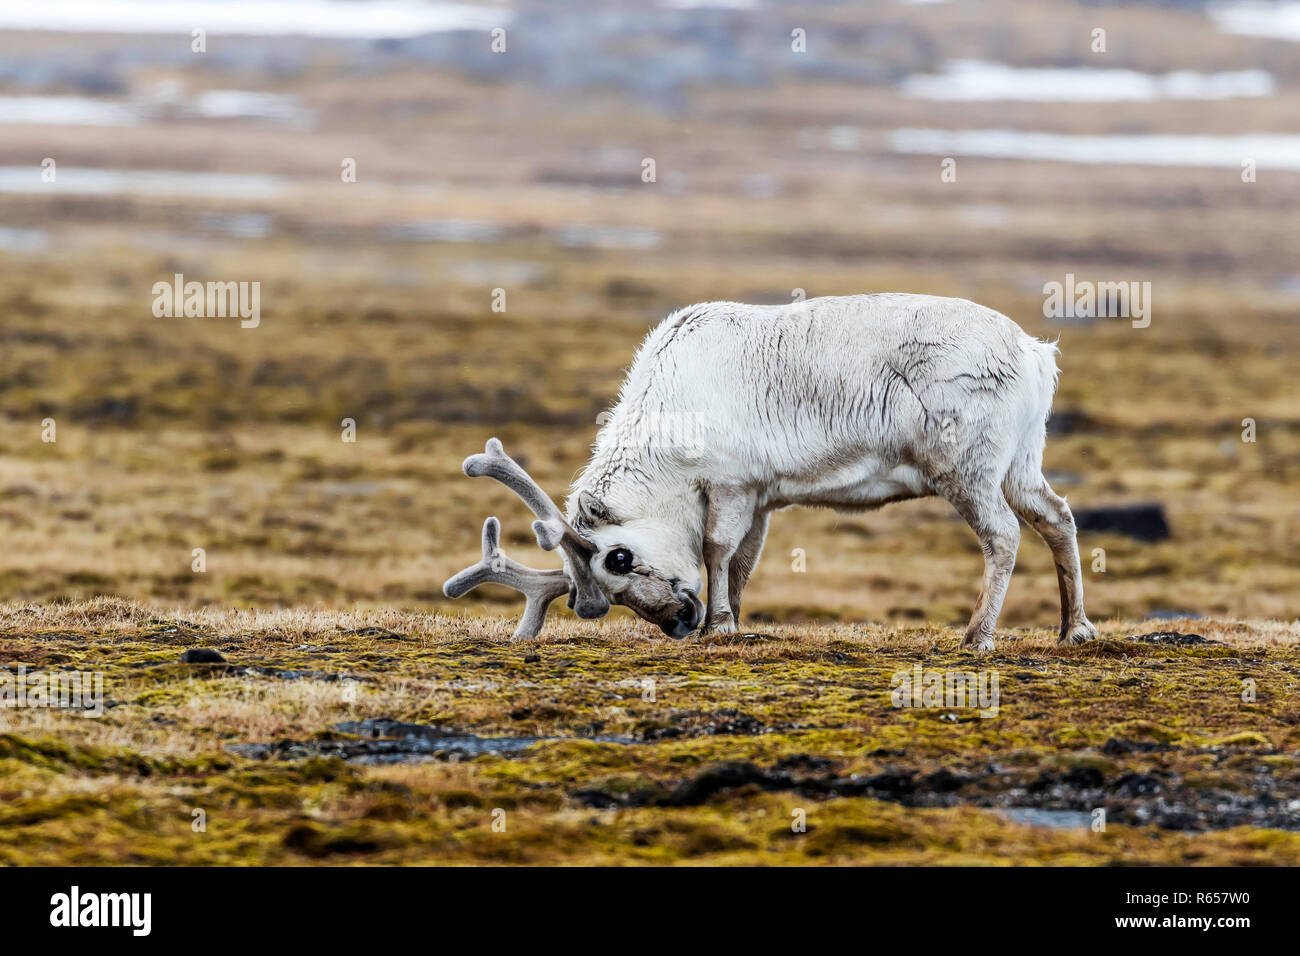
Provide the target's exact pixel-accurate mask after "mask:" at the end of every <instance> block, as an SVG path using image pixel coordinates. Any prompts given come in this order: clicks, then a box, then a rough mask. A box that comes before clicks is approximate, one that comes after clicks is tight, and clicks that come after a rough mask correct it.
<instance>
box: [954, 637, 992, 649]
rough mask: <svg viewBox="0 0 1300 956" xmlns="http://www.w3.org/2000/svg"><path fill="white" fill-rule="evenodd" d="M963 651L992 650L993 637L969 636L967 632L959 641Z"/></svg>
mask: <svg viewBox="0 0 1300 956" xmlns="http://www.w3.org/2000/svg"><path fill="white" fill-rule="evenodd" d="M960 649H961V650H963V651H991V650H993V638H991V637H971V636H970V635H969V634H967V635H966V638H965V639H964V640H963V641H962V642H961V648H960Z"/></svg>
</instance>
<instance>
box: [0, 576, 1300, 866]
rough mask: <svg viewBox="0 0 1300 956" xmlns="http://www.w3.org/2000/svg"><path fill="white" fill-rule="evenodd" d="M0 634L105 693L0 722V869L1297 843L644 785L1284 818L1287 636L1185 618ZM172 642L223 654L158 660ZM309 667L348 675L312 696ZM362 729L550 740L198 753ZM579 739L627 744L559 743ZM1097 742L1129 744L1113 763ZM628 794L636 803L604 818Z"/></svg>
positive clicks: (193, 622) (37, 609)
mask: <svg viewBox="0 0 1300 956" xmlns="http://www.w3.org/2000/svg"><path fill="white" fill-rule="evenodd" d="M1183 623H1184V625H1185V626H1184V630H1188V629H1190V627H1188V626H1186V623H1187V622H1183ZM0 627H2V628H3V634H4V640H3V644H2V645H0V647H2V648H3V654H4V661H3V664H4V666H6V667H8V668H10V669H13V668H15V667H16V665H17V664H19V663H23V664H25V665H26V666H27V667H28V668H29V670H31V669H38V668H63V669H82V670H98V671H102V672H103V674H104V679H105V694H106V697H107V699H108V702H109V706H108V707H107V709H106V710H105V713H104V716H103V717H101V718H98V719H95V718H83V717H81V716H74V715H72V714H68V713H66V712H60V711H53V710H36V709H30V708H28V709H22V710H19V709H5V710H0V721H2V722H3V723H2V724H0V726H2V727H3V735H0V805H2V806H3V809H0V827H3V832H4V834H5V839H4V840H3V841H0V860H3V862H6V863H11V864H123V863H127V864H129V863H168V864H294V863H313V862H320V863H502V864H509V863H520V864H528V863H571V864H596V863H705V864H736V863H773V864H806V863H873V864H875V863H880V864H884V863H950V864H954V863H986V864H987V863H1018V864H1024V863H1056V864H1105V863H1117V862H1118V863H1173V864H1185V863H1204V864H1238V863H1254V864H1295V863H1300V832H1293V831H1287V830H1284V829H1263V828H1255V827H1250V826H1237V827H1231V828H1228V829H1212V830H1207V831H1204V832H1178V831H1176V830H1170V829H1161V828H1158V827H1153V826H1133V825H1123V824H1116V823H1113V822H1111V823H1108V825H1107V827H1106V829H1105V831H1104V832H1093V831H1092V830H1091V829H1087V828H1080V829H1050V828H1043V827H1034V826H1027V825H1023V824H1019V823H1013V822H1010V821H1009V820H1007V819H1005V818H1004V817H1003V816H1001V815H1000V814H999V812H998V811H997V810H995V809H988V808H987V807H979V806H975V805H973V804H972V803H971V802H969V801H967V802H965V803H964V804H963V805H958V806H953V807H937V808H926V807H912V806H905V805H900V804H899V803H897V802H893V801H890V800H878V799H872V798H869V797H865V796H852V797H842V796H834V795H829V796H826V795H817V794H815V793H813V794H810V793H808V792H807V791H804V792H800V791H799V790H797V789H796V790H769V789H766V788H765V787H763V786H758V785H752V784H751V785H744V784H742V785H740V786H730V787H728V786H722V787H719V788H716V789H713V790H710V789H709V788H705V789H704V790H702V791H701V792H700V793H699V794H697V795H696V796H694V797H693V798H690V799H676V800H674V799H666V798H665V797H664V795H672V794H673V793H674V791H675V788H679V787H680V785H681V784H682V783H683V781H691V780H699V779H701V778H702V776H703V775H707V774H708V773H709V772H710V768H715V767H717V766H719V765H735V764H736V762H747V763H749V764H752V765H753V766H755V767H757V768H760V769H770V768H775V767H799V766H805V767H806V766H814V767H818V768H822V769H828V768H829V769H833V772H834V773H835V774H836V775H837V776H838V777H840V778H841V779H843V778H849V777H851V776H852V775H854V774H858V775H863V776H869V775H872V774H879V773H882V772H898V771H905V770H910V771H915V772H916V773H917V774H919V775H927V774H931V773H934V772H936V771H939V770H943V769H946V770H948V771H949V772H952V773H956V774H958V775H967V776H969V777H970V778H971V779H973V780H980V781H983V782H981V783H978V784H976V785H975V790H976V791H978V790H979V788H980V787H992V788H994V789H996V788H997V787H999V786H1002V785H1003V784H1002V783H999V781H1000V780H1001V781H1003V782H1005V781H1006V780H1011V779H1031V778H1035V777H1042V776H1043V775H1045V774H1046V775H1049V776H1050V775H1058V776H1059V775H1060V774H1062V773H1066V774H1068V773H1070V772H1071V771H1072V770H1078V769H1079V768H1085V772H1090V771H1092V770H1096V771H1098V772H1099V773H1100V774H1101V775H1102V778H1104V779H1105V780H1107V781H1112V780H1115V779H1117V778H1120V777H1122V776H1123V775H1125V774H1157V775H1160V776H1161V777H1162V779H1165V780H1166V781H1174V782H1177V783H1178V785H1180V786H1183V785H1185V786H1189V787H1213V788H1218V789H1221V790H1225V791H1237V792H1251V791H1253V790H1256V789H1257V788H1258V786H1259V781H1260V779H1261V775H1263V776H1267V778H1268V780H1269V783H1270V787H1271V790H1272V792H1273V793H1274V794H1275V795H1277V796H1279V798H1280V799H1282V800H1283V801H1285V800H1286V799H1290V800H1295V799H1297V798H1298V797H1300V705H1297V704H1296V700H1297V697H1296V689H1297V688H1296V683H1297V663H1298V662H1300V658H1298V656H1297V639H1298V638H1300V632H1297V630H1296V629H1295V628H1294V627H1287V626H1282V625H1275V624H1273V625H1270V624H1267V623H1211V622H1205V621H1198V622H1195V630H1196V631H1197V633H1200V634H1202V635H1204V636H1205V637H1207V638H1209V639H1212V640H1220V641H1223V642H1224V643H1223V644H1206V645H1195V646H1189V647H1165V646H1161V645H1152V644H1146V643H1135V642H1131V641H1128V640H1127V639H1126V638H1127V637H1129V636H1132V635H1133V634H1134V633H1135V626H1134V625H1132V624H1120V623H1118V622H1112V623H1110V624H1107V625H1106V626H1104V627H1103V629H1102V630H1103V635H1102V638H1101V639H1100V640H1099V641H1097V642H1096V643H1093V644H1091V645H1087V646H1083V647H1078V648H1058V647H1056V646H1055V644H1054V642H1053V639H1052V636H1051V635H1049V634H1047V633H1045V632H1042V631H1032V632H1017V633H1013V634H1011V635H1009V636H1007V637H1005V638H1003V639H1002V640H1001V641H1000V643H999V647H998V649H997V650H996V651H995V652H993V653H992V654H987V655H980V656H976V655H973V654H971V653H968V652H963V651H959V650H957V649H956V644H957V640H958V637H959V632H958V631H955V630H950V629H937V628H911V629H908V628H881V627H874V626H850V625H805V626H784V625H782V626H773V627H769V628H765V629H764V630H763V633H761V634H748V635H741V636H734V637H725V638H713V639H711V638H708V637H704V638H700V639H696V640H688V641H686V642H680V643H679V642H672V641H668V640H666V639H660V638H657V637H655V636H654V635H653V633H652V632H651V631H650V630H649V629H648V628H647V627H646V626H644V625H641V624H639V623H633V622H631V621H627V620H622V619H614V620H610V621H606V622H602V623H597V624H587V623H575V622H567V621H560V622H556V623H555V624H553V625H552V626H551V627H549V628H548V631H547V634H546V635H545V636H544V637H542V638H541V639H539V640H537V641H532V642H525V643H512V642H510V641H509V640H508V636H509V630H510V622H509V621H508V619H505V618H499V617H487V618H457V617H447V616H435V615H406V614H399V613H395V612H387V613H385V612H374V613H366V614H349V613H343V612H321V611H315V612H311V611H303V612H290V611H286V612H278V613H277V612H263V613H258V612H248V613H244V614H238V613H230V612H225V613H218V612H198V613H197V614H195V615H193V616H192V617H191V619H189V620H174V619H169V618H168V617H167V616H166V615H162V614H159V612H158V611H156V610H153V609H149V608H146V607H144V606H140V605H130V604H127V603H124V602H120V601H96V602H90V603H88V604H83V605H59V606H32V605H26V606H24V605H8V606H6V607H5V608H4V609H3V612H2V616H0ZM190 647H211V648H215V649H217V650H219V651H220V652H221V653H222V654H223V655H224V656H225V657H226V659H227V661H228V662H229V664H230V665H231V667H230V668H229V669H227V668H223V667H220V666H219V665H188V664H182V663H180V662H179V658H180V655H181V653H182V652H183V650H185V649H187V648H190ZM918 662H919V663H921V664H923V666H924V667H926V668H931V669H938V670H962V671H967V670H982V671H985V672H987V671H990V670H996V671H997V672H998V674H999V678H1000V708H999V712H998V714H997V716H995V717H990V718H980V717H978V716H976V715H975V714H974V712H973V711H971V710H963V709H961V708H957V709H952V708H943V707H940V708H904V709H899V708H896V707H895V706H893V704H892V702H891V699H890V686H891V676H892V675H893V673H894V672H896V671H900V670H910V669H911V668H912V666H913V665H914V664H916V663H918ZM245 668H266V669H267V670H269V671H281V670H297V671H313V672H317V673H318V674H321V675H322V676H321V677H318V678H310V677H309V678H300V679H283V678H281V677H276V676H268V675H267V674H265V673H263V672H261V671H250V672H249V673H243V671H244V669H245ZM339 673H342V674H347V675H351V677H352V678H354V679H355V683H353V684H348V683H346V682H340V681H338V680H329V679H325V675H332V674H339ZM1244 678H1250V679H1251V680H1253V681H1254V682H1255V684H1254V686H1255V689H1256V699H1255V701H1254V702H1252V703H1244V702H1243V701H1242V686H1243V685H1242V680H1243V679H1244ZM647 681H652V682H653V683H652V684H647V683H646V682H647ZM650 687H652V688H653V693H652V694H651V693H647V688H650ZM650 697H653V699H648V698H650ZM370 717H392V718H396V719H399V720H404V721H409V722H418V723H432V724H437V725H440V726H444V727H447V728H454V729H457V730H462V731H469V732H473V733H476V734H480V735H483V736H495V735H512V736H514V735H536V736H543V737H557V738H564V739H558V740H555V741H547V742H542V743H539V744H537V745H535V746H533V747H531V748H529V749H528V750H526V751H524V752H522V753H521V754H519V755H517V756H511V757H502V756H483V757H479V758H477V759H472V760H466V761H460V762H445V761H432V762H425V763H410V764H397V765H388V766H370V765H357V764H350V763H347V762H345V761H343V760H341V759H338V758H337V757H333V758H322V757H311V758H308V759H303V760H293V761H282V760H253V759H246V758H244V757H241V756H237V755H236V754H234V753H232V752H231V751H229V750H227V749H226V747H227V746H228V745H230V744H234V743H239V742H272V741H276V740H282V739H294V740H299V741H308V742H309V741H311V740H313V739H317V740H320V739H327V740H328V739H333V740H337V739H346V735H341V734H339V733H338V732H337V731H334V730H331V729H330V728H331V727H332V725H334V724H337V723H340V722H343V721H348V720H361V719H366V718H370ZM669 728H675V730H668V729H669ZM672 733H676V734H677V735H676V736H671V734H672ZM596 734H600V735H611V736H620V737H628V738H632V739H633V740H635V741H636V742H634V743H599V742H595V741H592V740H587V739H571V738H588V737H591V736H593V735H596ZM1111 739H1118V740H1124V741H1129V742H1131V743H1134V744H1136V745H1139V748H1138V749H1134V750H1133V751H1131V752H1124V753H1116V752H1114V751H1113V750H1112V749H1109V748H1107V747H1106V744H1107V741H1109V740H1111ZM1143 744H1147V745H1150V746H1151V747H1152V748H1153V749H1151V750H1150V751H1149V752H1148V751H1145V750H1143V749H1140V745H1143ZM990 767H995V768H996V773H994V774H989V773H988V768H990ZM678 792H680V791H678ZM593 793H594V794H596V795H597V800H596V801H595V803H594V804H593V799H592V796H591V795H592V794H593ZM628 794H638V795H639V798H638V799H634V800H626V799H623V800H622V802H620V798H621V797H626V795H628ZM656 795H657V796H656ZM1085 809H1086V808H1085ZM196 811H201V816H200V815H197V814H196ZM797 811H802V813H803V815H804V818H805V819H806V829H805V831H804V832H796V831H795V830H794V828H793V827H792V823H793V822H794V821H795V819H796V816H795V814H796V812H797ZM198 819H202V820H203V822H204V824H205V826H204V828H203V829H202V830H196V829H195V825H196V824H195V821H196V820H198ZM1112 819H1113V817H1112ZM502 826H504V829H501V828H502Z"/></svg>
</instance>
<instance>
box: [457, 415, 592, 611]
mask: <svg viewBox="0 0 1300 956" xmlns="http://www.w3.org/2000/svg"><path fill="white" fill-rule="evenodd" d="M462 467H463V468H464V471H465V474H467V475H469V476H470V477H471V478H478V477H484V476H486V477H488V478H495V479H496V480H497V481H499V482H501V484H503V485H505V486H506V487H507V488H509V489H510V490H511V491H513V492H514V493H515V494H517V495H518V496H519V497H520V498H521V499H523V502H524V504H526V505H527V506H528V507H529V509H530V510H531V511H532V512H533V514H535V515H536V516H537V520H536V521H534V522H533V533H534V534H535V535H537V543H538V544H539V545H541V547H542V549H543V550H546V551H554V550H555V549H556V548H563V549H564V553H565V555H566V556H567V557H568V559H569V572H570V574H572V576H573V598H574V601H573V609H574V611H575V612H576V613H577V615H578V616H579V617H585V618H593V617H601V616H603V615H605V614H607V613H609V599H608V598H606V597H605V593H604V592H603V591H602V590H601V589H600V586H599V585H598V584H597V583H596V579H595V578H594V577H593V576H592V573H591V566H590V564H588V562H589V560H590V559H591V556H592V555H593V554H595V553H596V546H595V545H593V544H592V543H591V542H590V541H588V540H587V539H586V538H584V537H583V536H582V535H580V534H578V532H576V531H574V530H573V527H572V526H571V525H570V524H569V522H568V521H567V520H565V517H564V514H563V512H561V511H560V509H559V508H558V507H556V505H555V502H554V501H552V500H551V499H550V496H548V495H547V494H546V492H545V491H543V490H542V489H541V486H540V485H538V484H537V482H535V481H533V478H532V476H531V475H529V474H528V472H526V471H524V469H523V468H522V467H520V465H519V463H518V462H517V461H515V460H514V459H513V458H511V457H510V456H509V455H507V454H506V452H505V449H504V448H502V447H501V442H500V441H498V440H497V439H495V438H489V439H488V442H487V445H486V446H485V447H484V449H483V451H482V452H481V453H480V454H477V455H470V456H469V457H468V458H466V459H465V463H464V465H463V466H462Z"/></svg>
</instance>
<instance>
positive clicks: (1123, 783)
mask: <svg viewBox="0 0 1300 956" xmlns="http://www.w3.org/2000/svg"><path fill="white" fill-rule="evenodd" d="M1164 787H1165V785H1164V783H1162V782H1161V781H1160V780H1159V779H1158V778H1156V777H1153V776H1152V775H1151V774H1149V773H1126V774H1125V775H1124V776H1122V777H1120V778H1119V779H1118V780H1116V781H1115V785H1114V786H1113V787H1111V790H1112V791H1114V792H1115V793H1122V794H1124V795H1125V796H1128V797H1145V796H1150V795H1151V794H1153V793H1159V792H1160V791H1161V790H1163V789H1164Z"/></svg>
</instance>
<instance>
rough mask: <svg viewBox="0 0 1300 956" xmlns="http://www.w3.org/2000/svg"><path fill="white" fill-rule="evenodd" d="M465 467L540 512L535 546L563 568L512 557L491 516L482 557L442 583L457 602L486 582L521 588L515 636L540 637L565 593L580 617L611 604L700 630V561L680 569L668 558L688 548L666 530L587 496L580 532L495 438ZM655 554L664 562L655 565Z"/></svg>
mask: <svg viewBox="0 0 1300 956" xmlns="http://www.w3.org/2000/svg"><path fill="white" fill-rule="evenodd" d="M463 467H464V471H465V474H467V475H469V476H470V477H471V478H476V477H478V476H480V475H487V476H489V477H492V478H495V479H496V480H497V481H499V482H501V483H502V484H504V485H505V486H506V487H507V488H509V489H510V490H511V491H513V492H515V494H517V495H519V497H520V498H522V499H523V501H524V504H526V505H528V507H529V508H530V509H531V510H532V512H533V514H535V515H537V520H536V521H534V522H533V533H534V534H536V535H537V543H538V544H539V545H541V547H542V548H543V549H544V550H546V551H554V550H555V549H556V548H561V549H562V550H563V552H564V570H554V571H539V570H535V569H533V568H528V567H525V566H524V565H522V564H518V563H517V562H515V561H512V560H511V559H510V558H507V557H506V556H505V553H504V552H503V551H502V550H501V548H500V537H499V536H500V524H499V523H498V522H497V519H496V518H488V519H487V520H486V521H485V522H484V523H483V559H482V560H481V561H480V562H479V563H478V564H475V565H472V566H471V567H468V568H466V569H465V570H464V571H461V572H460V573H459V574H457V575H456V576H454V577H452V578H451V579H450V580H448V581H447V583H446V584H444V585H443V593H444V594H446V595H447V596H448V597H450V598H458V597H460V596H461V595H462V594H464V593H466V592H467V591H470V590H472V589H473V588H476V587H478V586H479V585H480V584H487V583H494V584H504V585H506V586H507V587H511V588H514V589H515V590H516V591H520V592H521V593H522V594H523V595H524V598H525V605H524V616H523V617H522V618H521V619H520V621H519V626H518V627H517V628H516V629H515V633H514V636H515V638H516V639H519V638H526V637H536V636H537V634H538V633H539V632H540V631H541V629H542V621H543V620H544V618H545V616H546V609H547V608H548V607H549V606H550V603H551V602H552V601H553V600H555V599H556V598H557V597H559V596H560V595H561V594H564V593H565V592H568V594H569V606H570V607H571V608H573V609H574V611H575V612H576V613H577V615H578V616H579V617H584V618H595V617H602V616H603V615H605V614H607V613H608V612H609V606H610V604H621V605H623V606H625V607H629V608H631V609H632V610H633V611H635V612H636V613H637V614H638V615H640V616H641V617H642V618H644V619H645V620H647V621H650V622H651V623H653V624H657V625H659V627H660V628H662V629H663V631H664V633H666V634H668V635H669V636H670V637H678V638H680V637H685V636H686V635H687V634H689V633H691V631H693V630H695V628H696V627H697V626H698V625H699V623H700V620H701V619H702V617H703V613H704V608H703V605H702V604H701V603H700V599H699V598H698V597H696V592H698V590H699V568H698V562H697V563H695V564H691V563H690V561H689V558H686V559H683V560H682V561H681V562H679V563H681V564H682V567H680V568H677V567H675V566H674V565H673V563H672V562H671V561H668V560H666V558H667V557H668V556H671V555H674V554H683V553H687V552H688V551H689V549H684V548H682V547H681V546H680V543H679V542H676V541H673V540H671V536H670V535H669V534H668V533H667V532H666V531H665V529H663V528H662V527H660V526H657V525H654V524H652V523H649V522H637V521H632V522H627V523H624V524H619V523H617V522H616V521H615V520H614V518H613V516H612V515H610V513H609V511H608V509H606V508H605V507H604V505H603V504H601V502H600V501H598V500H597V499H596V498H594V497H593V496H591V495H590V494H587V493H580V494H579V496H578V510H577V515H576V517H575V524H576V526H577V527H576V528H575V525H574V524H570V523H569V521H568V520H566V519H565V517H564V515H563V514H562V513H561V512H560V509H559V508H557V507H556V506H555V503H554V502H553V501H551V499H550V498H549V497H548V496H547V494H546V492H544V491H542V489H541V487H539V486H538V484H537V483H536V482H535V481H533V479H532V478H531V477H530V476H529V474H528V473H527V472H526V471H524V469H523V468H521V467H520V466H519V464H518V463H517V462H516V461H515V460H514V459H512V458H511V457H510V456H509V455H507V454H506V453H505V450H504V449H503V448H502V447H501V442H499V441H497V440H496V439H495V438H492V439H489V440H488V443H487V447H486V449H485V450H484V452H483V453H482V454H479V455H471V456H470V457H469V458H466V459H465V464H464V466H463ZM578 529H581V532H582V533H580V531H579V530H578ZM656 556H660V558H661V560H663V563H656V562H655V560H654V559H655V557H656Z"/></svg>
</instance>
